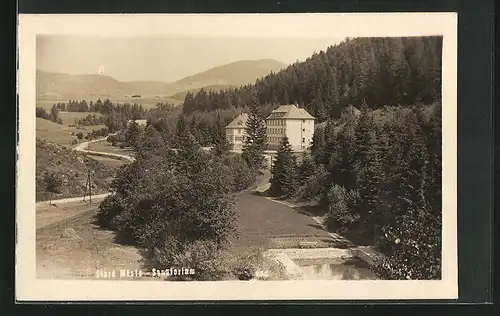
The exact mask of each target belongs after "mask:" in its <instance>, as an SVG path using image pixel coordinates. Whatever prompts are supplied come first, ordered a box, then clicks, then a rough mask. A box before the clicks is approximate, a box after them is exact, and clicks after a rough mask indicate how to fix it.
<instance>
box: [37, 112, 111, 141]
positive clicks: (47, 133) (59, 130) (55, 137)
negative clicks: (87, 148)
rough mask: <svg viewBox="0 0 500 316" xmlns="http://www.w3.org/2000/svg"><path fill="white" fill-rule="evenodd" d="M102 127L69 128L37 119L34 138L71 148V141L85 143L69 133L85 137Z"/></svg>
mask: <svg viewBox="0 0 500 316" xmlns="http://www.w3.org/2000/svg"><path fill="white" fill-rule="evenodd" d="M103 127H104V125H94V126H84V127H81V128H76V127H69V126H66V125H60V124H56V123H54V122H52V121H49V120H45V119H42V118H39V117H37V118H36V137H37V138H40V139H43V140H46V141H49V142H52V143H55V144H58V145H61V146H65V147H72V145H71V141H72V140H74V139H76V140H77V141H78V143H82V142H84V141H85V139H81V140H79V139H77V138H76V136H73V135H71V133H73V132H74V133H78V132H82V133H83V134H84V135H85V134H87V133H88V132H91V131H93V130H97V129H101V128H103Z"/></svg>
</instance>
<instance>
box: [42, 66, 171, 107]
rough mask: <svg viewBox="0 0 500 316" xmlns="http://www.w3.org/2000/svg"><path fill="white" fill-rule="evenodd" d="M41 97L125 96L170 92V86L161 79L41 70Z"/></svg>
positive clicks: (68, 98)
mask: <svg viewBox="0 0 500 316" xmlns="http://www.w3.org/2000/svg"><path fill="white" fill-rule="evenodd" d="M36 75H37V78H36V79H37V98H38V99H44V98H45V99H60V100H70V99H96V98H101V99H102V98H110V99H117V98H121V99H123V98H125V97H126V96H129V97H131V96H132V95H134V94H144V95H157V94H161V92H163V95H166V93H165V92H166V91H167V90H168V85H167V84H166V83H161V82H154V81H153V82H122V81H118V80H116V79H114V78H112V77H109V76H104V75H70V74H61V73H51V72H45V71H40V70H39V71H37V74H36Z"/></svg>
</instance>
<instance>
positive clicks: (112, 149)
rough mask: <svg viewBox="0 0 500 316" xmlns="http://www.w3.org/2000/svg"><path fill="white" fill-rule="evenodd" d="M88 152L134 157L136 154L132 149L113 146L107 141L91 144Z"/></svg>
mask: <svg viewBox="0 0 500 316" xmlns="http://www.w3.org/2000/svg"><path fill="white" fill-rule="evenodd" d="M88 150H92V151H100V152H105V153H113V154H120V155H129V156H133V154H134V152H133V151H132V150H131V149H128V148H120V147H118V146H113V145H111V143H110V142H107V141H101V142H95V143H90V144H89V147H88Z"/></svg>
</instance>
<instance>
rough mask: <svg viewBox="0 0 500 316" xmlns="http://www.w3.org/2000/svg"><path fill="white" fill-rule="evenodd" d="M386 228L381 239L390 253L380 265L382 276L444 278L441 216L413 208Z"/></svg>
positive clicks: (418, 278)
mask: <svg viewBox="0 0 500 316" xmlns="http://www.w3.org/2000/svg"><path fill="white" fill-rule="evenodd" d="M383 231H384V234H383V236H382V237H381V239H382V240H381V243H383V246H384V247H385V248H386V251H385V252H387V253H389V256H388V258H387V260H385V261H383V262H381V263H380V264H379V265H378V266H377V267H376V270H375V271H376V273H377V274H378V275H379V276H380V277H381V278H384V279H413V280H429V279H440V278H441V216H436V215H435V214H432V213H430V212H429V210H428V209H425V208H424V209H413V208H410V209H408V210H406V212H405V213H404V214H403V215H400V216H397V217H396V218H395V221H394V222H393V223H392V224H390V225H386V226H385V227H384V229H383Z"/></svg>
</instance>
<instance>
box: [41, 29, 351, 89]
mask: <svg viewBox="0 0 500 316" xmlns="http://www.w3.org/2000/svg"><path fill="white" fill-rule="evenodd" d="M342 40H343V38H293V37H276V38H270V37H260V38H257V37H252V38H249V37H246V38H242V37H208V36H205V37H200V36H198V37H197V36H178V37H175V36H152V37H136V38H134V37H100V36H95V35H38V36H37V54H36V63H37V67H36V68H37V69H38V70H44V71H50V72H59V73H69V74H95V73H97V71H98V70H99V67H100V66H101V65H103V66H104V74H105V75H108V76H111V77H113V78H115V79H117V80H120V81H164V82H172V81H175V80H179V79H182V78H184V77H186V76H190V75H193V74H196V73H198V72H201V71H204V70H207V69H209V68H212V67H216V66H220V65H224V64H227V63H231V62H235V61H238V60H258V59H275V60H278V61H281V62H283V63H285V64H291V63H294V62H295V61H297V60H299V61H303V60H305V59H306V58H307V57H309V56H311V55H312V54H313V53H314V52H319V51H321V50H325V49H326V48H327V47H328V46H331V45H335V44H337V43H339V42H341V41H342Z"/></svg>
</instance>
